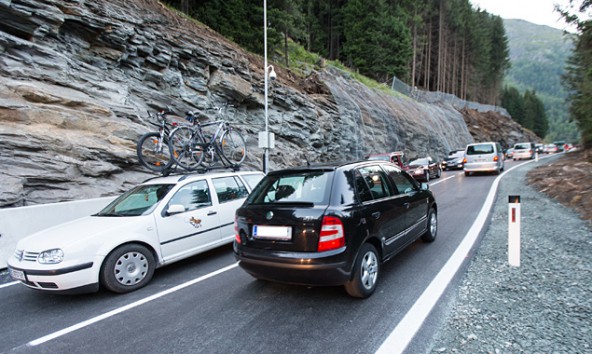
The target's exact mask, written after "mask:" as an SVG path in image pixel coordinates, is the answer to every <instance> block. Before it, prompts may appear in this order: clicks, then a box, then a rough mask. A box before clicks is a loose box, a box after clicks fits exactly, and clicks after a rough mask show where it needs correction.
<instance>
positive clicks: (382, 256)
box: [234, 161, 437, 298]
mask: <svg viewBox="0 0 592 354" xmlns="http://www.w3.org/2000/svg"><path fill="white" fill-rule="evenodd" d="M235 228H236V231H237V234H236V238H235V241H234V253H235V257H236V259H237V260H238V261H239V265H240V266H241V267H242V268H243V269H244V270H245V271H247V273H249V274H251V275H252V276H254V277H255V278H258V279H265V280H271V281H276V282H284V283H292V284H302V285H312V286H319V285H329V286H338V285H344V286H345V289H346V291H347V292H348V294H350V295H351V296H354V297H360V298H365V297H368V296H370V295H371V294H372V293H373V292H374V290H375V289H376V284H377V280H378V275H379V270H380V266H381V264H382V263H383V262H385V261H387V260H388V259H390V258H391V257H393V256H394V255H395V254H397V253H398V252H400V251H401V250H402V249H404V248H405V247H406V246H408V245H409V244H411V243H412V242H414V241H415V240H416V239H418V238H420V237H421V239H422V240H423V241H425V242H432V241H434V240H435V238H436V233H437V206H436V201H435V199H434V196H433V194H432V192H431V191H430V190H429V187H428V185H427V184H426V183H422V184H419V183H418V182H416V181H415V180H414V179H413V178H412V177H411V176H409V174H407V173H406V172H405V171H402V170H401V169H400V168H399V167H397V166H395V165H393V164H391V163H388V162H382V161H364V162H354V163H341V164H327V165H318V166H307V167H300V168H291V169H285V170H280V171H273V172H270V173H269V174H268V175H267V176H266V177H264V178H263V180H261V182H260V183H259V184H258V185H257V186H256V187H255V189H254V190H253V192H251V194H250V195H249V197H248V198H247V200H246V201H245V202H244V204H243V205H242V207H240V208H239V209H237V211H236V218H235Z"/></svg>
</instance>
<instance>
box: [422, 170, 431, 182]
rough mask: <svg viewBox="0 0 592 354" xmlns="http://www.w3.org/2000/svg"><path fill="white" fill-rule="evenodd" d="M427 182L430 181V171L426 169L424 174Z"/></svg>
mask: <svg viewBox="0 0 592 354" xmlns="http://www.w3.org/2000/svg"><path fill="white" fill-rule="evenodd" d="M423 178H424V179H425V181H426V183H427V182H429V181H430V171H425V175H424V176H423Z"/></svg>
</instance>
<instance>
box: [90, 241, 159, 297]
mask: <svg viewBox="0 0 592 354" xmlns="http://www.w3.org/2000/svg"><path fill="white" fill-rule="evenodd" d="M154 268H155V261H154V256H153V255H152V252H150V251H149V250H148V249H147V248H146V247H144V246H142V245H138V244H127V245H123V246H121V247H118V248H116V249H115V250H113V251H112V252H111V253H109V255H108V256H107V258H105V261H104V262H103V265H102V266H101V273H100V275H99V277H100V281H101V285H103V286H104V287H105V288H106V289H108V290H110V291H112V292H115V293H120V294H123V293H127V292H130V291H134V290H137V289H139V288H141V287H143V286H144V285H146V284H148V282H149V281H150V279H152V275H154Z"/></svg>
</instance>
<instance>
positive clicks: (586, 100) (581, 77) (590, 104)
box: [559, 0, 592, 149]
mask: <svg viewBox="0 0 592 354" xmlns="http://www.w3.org/2000/svg"><path fill="white" fill-rule="evenodd" d="M579 4H580V6H579V11H580V12H581V13H587V10H588V9H589V8H590V7H591V6H592V0H584V1H581V2H580V3H579ZM559 11H560V12H561V14H562V15H563V16H564V18H565V19H566V20H567V21H568V22H570V23H573V24H576V25H577V29H578V35H577V37H576V39H575V48H574V51H573V53H572V56H571V57H570V58H569V60H568V63H567V68H566V74H565V76H564V85H565V86H566V87H567V89H568V96H567V99H568V102H569V105H570V106H569V111H570V114H571V117H572V119H573V120H575V121H576V122H577V123H578V127H579V128H580V132H581V134H582V145H583V146H584V148H586V149H590V148H592V20H580V19H579V18H578V16H577V14H570V13H568V12H567V11H564V10H561V9H559Z"/></svg>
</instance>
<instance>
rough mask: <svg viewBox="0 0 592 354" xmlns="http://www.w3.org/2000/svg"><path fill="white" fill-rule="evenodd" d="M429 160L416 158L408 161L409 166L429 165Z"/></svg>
mask: <svg viewBox="0 0 592 354" xmlns="http://www.w3.org/2000/svg"><path fill="white" fill-rule="evenodd" d="M429 164H430V161H429V160H428V159H427V158H423V159H417V160H413V161H411V162H409V166H426V165H429Z"/></svg>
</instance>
